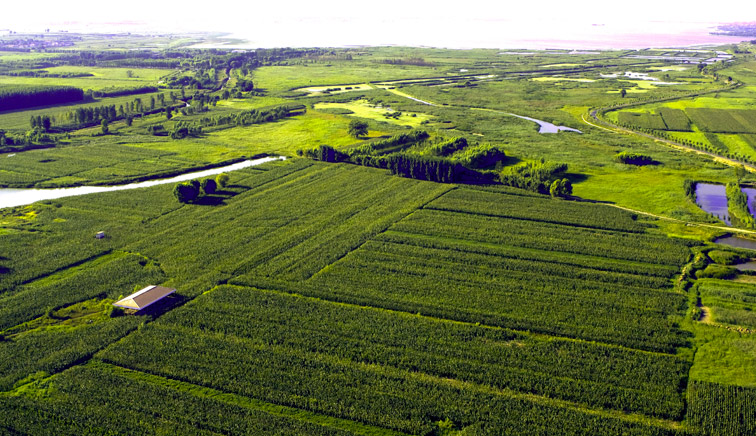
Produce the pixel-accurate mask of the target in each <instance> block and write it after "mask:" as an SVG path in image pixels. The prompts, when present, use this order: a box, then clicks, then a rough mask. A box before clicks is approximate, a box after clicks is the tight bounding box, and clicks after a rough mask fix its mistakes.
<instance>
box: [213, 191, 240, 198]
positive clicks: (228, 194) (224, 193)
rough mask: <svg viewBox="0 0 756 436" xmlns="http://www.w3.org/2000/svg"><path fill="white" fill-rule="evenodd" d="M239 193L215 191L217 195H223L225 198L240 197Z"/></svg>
mask: <svg viewBox="0 0 756 436" xmlns="http://www.w3.org/2000/svg"><path fill="white" fill-rule="evenodd" d="M238 194H239V193H238V192H234V191H215V195H221V196H223V197H234V196H236V195H238Z"/></svg>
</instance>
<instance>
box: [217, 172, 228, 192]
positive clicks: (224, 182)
mask: <svg viewBox="0 0 756 436" xmlns="http://www.w3.org/2000/svg"><path fill="white" fill-rule="evenodd" d="M215 183H216V185H217V186H220V187H221V188H225V187H226V186H228V174H226V173H220V174H218V175H217V176H215Z"/></svg>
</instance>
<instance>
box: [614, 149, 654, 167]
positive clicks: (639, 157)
mask: <svg viewBox="0 0 756 436" xmlns="http://www.w3.org/2000/svg"><path fill="white" fill-rule="evenodd" d="M614 160H616V161H617V162H619V163H623V164H627V165H638V166H642V165H651V164H652V163H654V160H653V159H652V158H651V156H646V155H644V154H639V153H632V152H629V151H623V152H621V153H618V154H617V155H615V156H614Z"/></svg>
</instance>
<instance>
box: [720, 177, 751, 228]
mask: <svg viewBox="0 0 756 436" xmlns="http://www.w3.org/2000/svg"><path fill="white" fill-rule="evenodd" d="M725 193H726V195H727V210H728V211H729V212H730V216H732V217H733V221H735V222H736V223H737V224H738V225H740V226H743V227H747V228H754V226H756V219H754V217H753V215H751V211H750V210H749V209H748V196H747V195H746V194H745V192H743V191H742V190H741V189H740V184H738V183H728V184H727V186H725Z"/></svg>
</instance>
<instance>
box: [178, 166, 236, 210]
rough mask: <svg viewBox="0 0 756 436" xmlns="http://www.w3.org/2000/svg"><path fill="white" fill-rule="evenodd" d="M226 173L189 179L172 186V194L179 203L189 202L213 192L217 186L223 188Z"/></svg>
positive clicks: (225, 181) (225, 183)
mask: <svg viewBox="0 0 756 436" xmlns="http://www.w3.org/2000/svg"><path fill="white" fill-rule="evenodd" d="M228 180H229V177H228V174H226V173H221V174H218V175H217V176H215V179H212V178H207V179H202V181H199V180H190V181H188V182H182V183H179V184H177V185H176V186H174V188H173V195H174V196H175V197H176V199H177V200H178V201H179V202H180V203H191V202H193V201H195V200H196V199H198V198H199V197H201V196H202V195H212V194H215V192H216V191H217V189H218V187H221V188H225V187H226V186H227V185H228Z"/></svg>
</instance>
